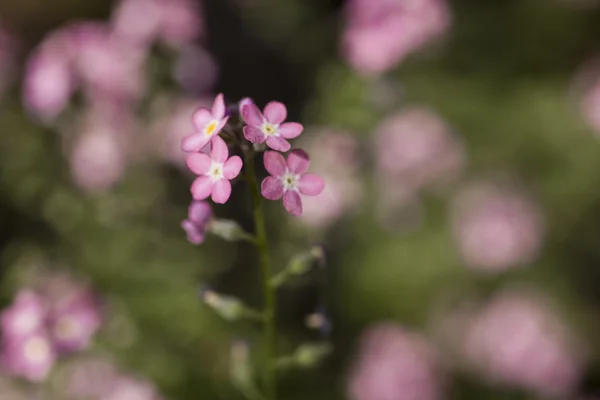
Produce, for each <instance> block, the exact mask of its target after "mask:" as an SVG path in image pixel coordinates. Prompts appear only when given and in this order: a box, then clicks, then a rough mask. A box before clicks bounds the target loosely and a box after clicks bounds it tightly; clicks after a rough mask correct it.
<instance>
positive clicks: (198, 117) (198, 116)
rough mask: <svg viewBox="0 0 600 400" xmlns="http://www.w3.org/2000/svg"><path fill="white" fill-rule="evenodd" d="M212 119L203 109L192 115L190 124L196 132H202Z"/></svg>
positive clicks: (207, 111)
mask: <svg viewBox="0 0 600 400" xmlns="http://www.w3.org/2000/svg"><path fill="white" fill-rule="evenodd" d="M212 118H213V117H212V115H211V113H210V110H209V109H207V108H204V107H202V108H199V109H198V110H196V111H194V113H193V114H192V122H193V123H194V127H195V128H196V130H198V131H203V130H204V127H205V126H206V124H208V123H209V122H210V120H211V119H212Z"/></svg>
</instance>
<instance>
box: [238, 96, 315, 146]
mask: <svg viewBox="0 0 600 400" xmlns="http://www.w3.org/2000/svg"><path fill="white" fill-rule="evenodd" d="M241 108H242V118H243V119H244V122H246V124H247V125H246V126H245V127H244V137H245V138H246V139H247V140H249V141H250V142H252V143H264V142H267V146H269V147H270V148H272V149H273V150H277V151H283V152H286V151H288V150H289V149H290V148H291V146H290V143H289V142H288V141H287V140H286V139H293V138H295V137H298V136H299V135H300V134H301V133H302V131H303V130H304V127H303V126H302V124H299V123H297V122H286V123H283V121H285V119H286V117H287V109H286V108H285V105H283V104H282V103H280V102H278V101H272V102H270V103H268V104H267V105H266V106H265V109H264V115H263V113H261V112H260V110H259V109H258V107H256V105H255V104H254V103H252V102H247V103H246V104H243V105H242V107H241Z"/></svg>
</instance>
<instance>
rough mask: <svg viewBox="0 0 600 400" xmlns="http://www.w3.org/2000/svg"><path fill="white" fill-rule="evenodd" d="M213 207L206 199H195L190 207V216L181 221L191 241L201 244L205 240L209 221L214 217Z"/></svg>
mask: <svg viewBox="0 0 600 400" xmlns="http://www.w3.org/2000/svg"><path fill="white" fill-rule="evenodd" d="M212 215H213V214H212V208H211V207H210V204H208V202H206V201H193V202H192V204H190V207H189V209H188V218H187V219H186V220H184V221H183V222H182V223H181V227H182V228H183V230H184V231H185V232H186V233H187V238H188V241H189V242H190V243H193V244H201V243H203V242H204V237H205V235H206V229H207V226H208V223H209V222H210V221H211V219H212Z"/></svg>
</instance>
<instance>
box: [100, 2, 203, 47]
mask: <svg viewBox="0 0 600 400" xmlns="http://www.w3.org/2000/svg"><path fill="white" fill-rule="evenodd" d="M111 22H112V26H113V29H114V31H115V33H116V34H117V35H119V36H120V37H122V38H125V39H127V40H129V41H132V42H134V43H140V44H143V45H149V44H151V43H152V42H153V41H155V40H161V41H163V42H164V43H166V44H167V45H170V46H173V47H175V48H178V47H180V46H182V45H186V44H189V43H191V42H192V41H194V40H196V39H197V38H198V37H199V36H200V35H201V34H202V33H203V30H204V21H203V19H202V16H201V13H200V10H199V8H198V6H197V2H194V1H192V0H123V1H121V2H120V3H119V4H118V6H117V7H116V8H115V10H114V12H113V15H112V18H111Z"/></svg>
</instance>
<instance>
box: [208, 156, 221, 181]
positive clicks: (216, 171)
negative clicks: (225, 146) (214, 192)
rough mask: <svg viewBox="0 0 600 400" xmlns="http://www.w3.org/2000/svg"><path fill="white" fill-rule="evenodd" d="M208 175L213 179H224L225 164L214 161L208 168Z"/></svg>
mask: <svg viewBox="0 0 600 400" xmlns="http://www.w3.org/2000/svg"><path fill="white" fill-rule="evenodd" d="M208 176H209V178H210V179H212V180H213V181H218V180H221V179H223V164H222V163H218V162H214V161H213V162H212V163H211V165H210V169H209V170H208Z"/></svg>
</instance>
